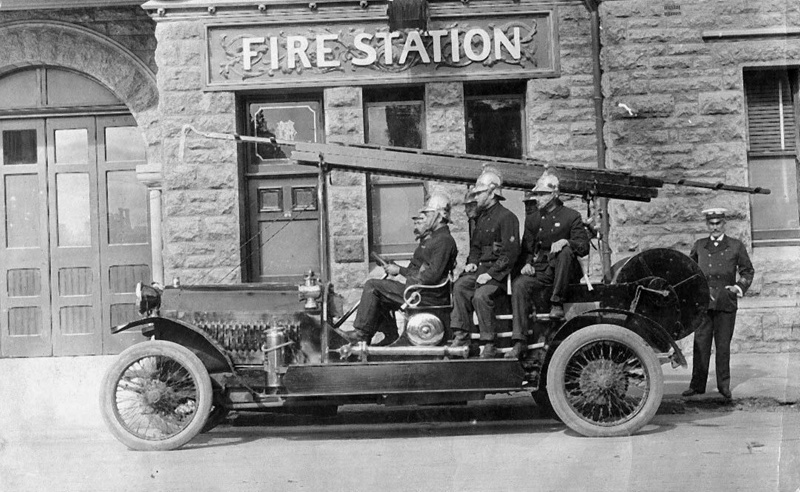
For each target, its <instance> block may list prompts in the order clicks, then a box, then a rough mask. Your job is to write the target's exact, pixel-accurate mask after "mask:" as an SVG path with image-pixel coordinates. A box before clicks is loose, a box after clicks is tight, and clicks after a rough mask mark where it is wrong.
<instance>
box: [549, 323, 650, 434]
mask: <svg viewBox="0 0 800 492" xmlns="http://www.w3.org/2000/svg"><path fill="white" fill-rule="evenodd" d="M547 393H548V395H549V396H550V401H551V403H552V405H553V409H554V410H555V412H556V413H557V414H558V416H559V417H560V418H561V420H562V421H563V422H564V423H565V424H567V426H568V427H569V428H570V429H572V430H574V431H575V432H578V433H580V434H582V435H584V436H588V437H612V436H627V435H630V434H633V433H634V432H636V431H638V430H639V429H641V428H642V427H643V426H645V425H646V424H647V423H648V422H650V419H652V418H653V416H654V415H655V414H656V411H657V410H658V407H659V405H660V404H661V398H662V397H663V395H664V376H663V374H662V373H661V366H660V364H659V363H658V358H657V357H656V354H655V352H654V351H653V349H651V348H650V347H649V346H648V345H647V343H645V341H644V340H643V339H642V338H641V337H640V336H639V335H637V334H636V333H634V332H632V331H630V330H627V329H625V328H622V327H620V326H616V325H606V324H600V325H592V326H588V327H586V328H583V329H580V330H578V331H577V332H575V333H573V334H572V335H570V336H568V337H567V338H566V340H564V341H563V342H561V344H560V345H559V346H558V348H557V349H556V351H555V353H554V354H553V358H552V360H551V361H550V366H549V368H548V371H547Z"/></svg>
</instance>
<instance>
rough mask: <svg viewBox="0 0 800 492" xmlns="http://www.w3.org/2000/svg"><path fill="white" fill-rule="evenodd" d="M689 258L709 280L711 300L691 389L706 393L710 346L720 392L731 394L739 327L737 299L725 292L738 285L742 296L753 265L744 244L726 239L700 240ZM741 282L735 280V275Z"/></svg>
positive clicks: (698, 338) (698, 333)
mask: <svg viewBox="0 0 800 492" xmlns="http://www.w3.org/2000/svg"><path fill="white" fill-rule="evenodd" d="M690 257H691V258H692V259H693V260H694V261H696V262H697V264H698V265H699V266H700V270H702V272H703V273H704V274H705V275H706V278H707V279H708V287H709V293H710V299H709V304H708V320H707V321H706V322H705V323H704V324H703V325H702V326H700V327H699V328H698V329H697V330H695V333H694V347H693V355H694V361H693V362H692V380H691V383H689V387H690V388H691V389H693V390H695V391H697V392H698V393H705V390H706V382H707V380H708V366H709V363H710V361H711V342H712V340H713V342H714V346H715V349H716V357H715V361H714V362H715V365H716V372H717V389H719V390H720V392H723V391H730V381H731V369H730V358H731V340H732V339H733V330H734V325H735V324H736V309H737V307H738V302H737V295H736V293H734V292H730V291H729V290H727V289H726V288H725V286H729V285H738V286H739V288H740V289H741V290H742V293H745V292H747V288H748V287H750V284H751V283H752V282H753V274H754V270H753V264H752V263H751V262H750V257H749V256H748V254H747V250H746V249H745V247H744V244H742V242H741V241H739V240H737V239H734V238H731V237H728V236H727V235H724V236H723V237H722V238H721V240H720V241H718V242H717V243H716V244H714V242H713V241H712V240H711V239H710V238H703V239H700V240H698V241H697V242H696V243H695V245H694V247H693V248H692V251H691V253H690ZM737 272H738V273H739V280H738V281H737V280H736V273H737Z"/></svg>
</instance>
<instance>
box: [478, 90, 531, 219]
mask: <svg viewBox="0 0 800 492" xmlns="http://www.w3.org/2000/svg"><path fill="white" fill-rule="evenodd" d="M524 94H525V82H524V81H522V82H518V81H515V82H494V83H488V84H466V85H464V106H465V108H464V115H465V118H466V122H465V123H466V137H467V138H466V140H467V153H469V154H478V155H486V156H492V157H507V158H510V159H521V158H522V157H523V155H524V154H525V96H524ZM503 195H504V196H505V197H506V201H504V202H503V206H504V207H506V208H508V209H509V210H511V211H512V212H514V213H515V214H516V215H517V217H525V204H524V203H523V202H522V197H523V192H521V191H518V190H503ZM524 222H525V221H524V220H520V224H524Z"/></svg>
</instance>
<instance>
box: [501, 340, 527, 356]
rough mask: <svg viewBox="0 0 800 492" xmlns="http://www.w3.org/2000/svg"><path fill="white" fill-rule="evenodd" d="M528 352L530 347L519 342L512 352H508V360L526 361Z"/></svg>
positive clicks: (515, 343)
mask: <svg viewBox="0 0 800 492" xmlns="http://www.w3.org/2000/svg"><path fill="white" fill-rule="evenodd" d="M527 351H528V346H527V345H525V342H523V341H520V340H517V341H516V342H514V346H513V347H511V350H510V351H508V352H506V359H518V360H519V359H524V358H525V353H526V352H527Z"/></svg>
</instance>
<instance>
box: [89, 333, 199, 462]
mask: <svg viewBox="0 0 800 492" xmlns="http://www.w3.org/2000/svg"><path fill="white" fill-rule="evenodd" d="M211 403H212V390H211V379H210V378H209V376H208V371H207V370H206V368H205V366H204V365H203V363H202V362H201V361H200V359H199V358H197V356H196V355H194V354H193V353H192V352H191V351H190V350H189V349H187V348H185V347H182V346H180V345H177V344H175V343H172V342H166V341H149V342H145V343H141V344H138V345H134V346H133V347H130V348H129V349H127V350H125V351H124V352H122V354H120V356H119V358H118V359H117V360H116V362H114V364H112V365H111V367H110V368H109V369H108V371H107V372H106V374H105V377H104V378H103V383H102V387H101V392H100V407H101V410H102V414H103V419H104V420H105V422H106V424H107V425H108V428H109V429H110V430H111V433H112V434H114V437H116V438H117V439H118V440H119V441H120V442H122V443H123V444H125V445H126V446H128V447H129V448H130V449H134V450H139V451H165V450H170V449H175V448H179V447H181V446H183V445H184V444H186V443H187V442H189V441H190V440H191V439H192V438H193V437H195V436H196V435H197V434H198V433H199V432H200V430H201V429H202V428H203V426H204V425H205V423H206V421H207V419H208V416H209V412H210V411H211Z"/></svg>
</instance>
